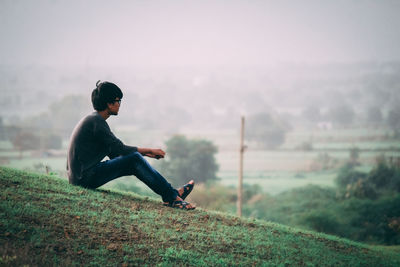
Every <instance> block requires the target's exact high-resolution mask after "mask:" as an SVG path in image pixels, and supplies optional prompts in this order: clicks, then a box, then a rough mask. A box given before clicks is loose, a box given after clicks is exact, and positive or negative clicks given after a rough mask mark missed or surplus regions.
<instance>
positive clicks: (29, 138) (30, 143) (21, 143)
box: [12, 132, 40, 158]
mask: <svg viewBox="0 0 400 267" xmlns="http://www.w3.org/2000/svg"><path fill="white" fill-rule="evenodd" d="M12 143H13V145H14V148H16V149H17V150H19V152H20V154H19V156H20V158H22V152H23V151H25V150H31V149H38V148H39V147H40V138H39V137H38V136H36V135H34V134H33V133H29V132H21V133H19V134H18V135H17V136H15V138H14V139H13V140H12Z"/></svg>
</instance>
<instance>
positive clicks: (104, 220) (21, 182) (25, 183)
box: [0, 168, 400, 266]
mask: <svg viewBox="0 0 400 267" xmlns="http://www.w3.org/2000/svg"><path fill="white" fill-rule="evenodd" d="M0 187H1V194H0V199H1V200H0V256H1V257H0V265H2V266H22V265H29V266H44V265H45V266H48V265H51V266H55V265H57V266H74V265H84V266H146V265H148V266H186V265H187V266H232V265H235V266H276V265H282V266H313V265H316V266H399V265H400V255H399V253H398V251H396V250H392V249H386V248H383V247H373V246H367V245H364V244H360V243H355V242H351V241H348V240H344V239H339V238H336V237H333V236H328V235H323V234H318V233H314V232H306V231H300V230H297V229H293V228H289V227H285V226H283V225H278V224H272V223H268V222H264V221H255V220H250V219H240V218H237V217H234V216H229V215H226V214H220V213H217V212H209V211H206V210H201V209H196V210H195V211H189V212H188V211H181V210H176V209H171V208H167V207H163V206H162V205H161V202H160V201H158V200H154V199H149V198H145V197H141V196H138V195H134V194H127V193H121V192H115V191H104V190H86V189H82V188H80V187H76V186H72V185H69V184H68V183H67V181H65V180H62V179H60V178H57V177H52V176H43V175H37V174H32V173H27V172H22V171H17V170H13V169H9V168H0Z"/></svg>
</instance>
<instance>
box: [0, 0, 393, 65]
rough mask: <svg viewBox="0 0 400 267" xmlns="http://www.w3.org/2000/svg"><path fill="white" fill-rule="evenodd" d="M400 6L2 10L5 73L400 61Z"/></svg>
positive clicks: (0, 57) (132, 4)
mask: <svg viewBox="0 0 400 267" xmlns="http://www.w3.org/2000/svg"><path fill="white" fill-rule="evenodd" d="M398 14H400V1H397V0H392V1H391V0H379V1H378V0H376V1H375V0H374V1H372V0H365V1H361V0H335V1H331V0H325V1H323V0H314V1H311V0H302V1H294V0H293V1H282V0H279V1H221V0H220V1H179V0H170V1H154V0H146V1H144V0H143V1H120V0H118V1H95V0H85V1H77V0H68V1H67V0H65V1H63V0H57V1H56V0H55V1H50V0H36V1H29V0H26V1H21V0H0V35H1V42H0V64H23V65H29V64H47V65H75V64H78V65H86V66H98V65H103V66H104V65H110V66H113V65H135V66H140V65H150V66H152V65H156V66H170V65H246V64H256V65H268V64H274V63H276V62H282V61H284V62H286V61H289V62H326V61H334V62H349V61H369V60H400V46H399V43H400V31H399V29H400V16H398Z"/></svg>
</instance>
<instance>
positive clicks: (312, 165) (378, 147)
mask: <svg viewBox="0 0 400 267" xmlns="http://www.w3.org/2000/svg"><path fill="white" fill-rule="evenodd" d="M115 132H116V135H117V136H119V137H120V138H121V139H122V140H123V141H124V142H125V143H127V144H134V145H138V146H143V147H153V146H157V147H163V148H165V145H164V142H165V140H167V139H168V138H169V137H170V136H171V135H173V134H171V133H170V134H165V133H161V132H159V131H139V130H137V129H134V128H130V127H124V128H117V129H115ZM179 134H183V135H185V136H187V137H188V138H190V139H207V140H210V141H212V142H213V143H214V144H215V145H217V147H218V153H217V155H216V160H217V163H218V164H219V171H218V175H217V176H218V177H219V178H220V183H221V184H223V185H227V186H234V187H235V186H236V184H237V177H238V162H239V152H238V151H239V132H238V131H234V130H198V131H195V130H190V131H189V130H186V131H185V130H183V131H181V132H179ZM305 143H308V144H309V146H308V148H307V149H305V148H304V147H303V144H305ZM246 145H247V149H246V152H245V158H244V183H245V184H249V185H252V184H258V185H260V186H261V188H262V190H263V191H264V192H266V193H269V194H277V193H280V192H283V191H286V190H289V189H292V188H295V187H300V186H304V185H307V184H315V185H321V186H332V185H333V183H334V178H335V177H336V175H337V170H338V169H339V168H340V167H341V166H342V165H343V164H345V163H346V161H348V160H349V158H350V150H351V149H355V148H356V149H357V150H358V159H357V161H358V163H359V166H358V169H360V170H364V171H368V170H369V169H370V168H371V166H372V165H373V164H374V162H375V161H376V158H377V157H379V156H382V155H384V156H385V157H387V158H389V159H390V158H398V157H400V142H399V141H398V140H394V139H392V138H390V137H389V132H388V131H386V130H384V129H367V128H352V129H335V130H296V131H292V132H289V133H287V135H286V139H285V143H284V144H283V145H282V146H281V147H280V148H279V149H276V150H262V149H260V148H259V147H258V146H257V144H255V143H247V144H246ZM67 146H68V144H67V143H66V142H65V143H64V145H63V149H62V150H61V151H55V152H54V151H53V152H50V153H43V152H38V151H24V152H23V153H22V158H20V153H19V152H18V151H15V150H13V147H12V144H11V143H9V142H6V141H2V142H0V162H1V165H3V166H9V167H14V168H18V169H25V170H33V171H37V172H45V166H48V167H50V168H49V169H48V170H50V171H52V172H55V173H57V174H59V175H60V176H62V177H65V175H66V174H65V160H66V148H67ZM150 161H151V162H152V163H153V164H155V166H157V161H155V160H152V159H150ZM134 181H135V184H137V186H140V187H142V185H141V183H139V182H136V180H134Z"/></svg>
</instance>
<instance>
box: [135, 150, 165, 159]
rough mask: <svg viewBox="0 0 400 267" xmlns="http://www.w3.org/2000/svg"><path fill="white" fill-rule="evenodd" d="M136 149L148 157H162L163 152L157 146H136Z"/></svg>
mask: <svg viewBox="0 0 400 267" xmlns="http://www.w3.org/2000/svg"><path fill="white" fill-rule="evenodd" d="M137 151H138V152H139V153H140V154H142V155H143V156H147V157H150V158H155V159H161V158H164V156H165V152H164V151H163V150H162V149H159V148H142V147H138V148H137Z"/></svg>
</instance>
